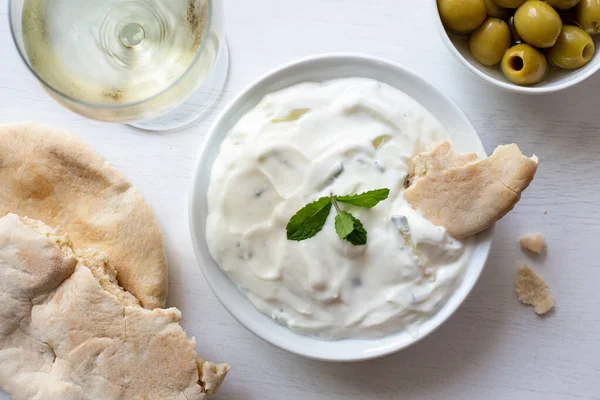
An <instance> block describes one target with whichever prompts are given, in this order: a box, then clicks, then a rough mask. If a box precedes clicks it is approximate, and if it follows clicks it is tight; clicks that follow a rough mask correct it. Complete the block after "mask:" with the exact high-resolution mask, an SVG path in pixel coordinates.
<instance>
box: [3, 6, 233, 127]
mask: <svg viewBox="0 0 600 400" xmlns="http://www.w3.org/2000/svg"><path fill="white" fill-rule="evenodd" d="M9 18H10V26H11V32H12V35H13V39H14V41H15V44H16V46H17V49H18V51H19V54H20V55H21V57H22V59H23V61H25V64H26V65H27V67H28V68H29V70H30V71H31V72H32V73H33V74H34V75H35V76H36V78H37V79H38V80H39V81H40V83H41V84H42V87H43V88H44V89H45V90H46V92H48V94H49V95H50V96H51V97H52V98H53V99H54V100H56V101H57V102H59V103H60V104H61V105H63V106H64V107H66V108H68V109H69V110H71V111H74V112H76V113H78V114H81V115H83V116H86V117H89V118H93V119H96V120H101V121H108V122H119V123H128V124H131V125H133V126H136V127H139V128H142V129H149V130H166V129H174V128H178V127H181V126H184V125H186V124H189V123H190V122H192V121H194V120H196V119H198V118H200V117H202V116H204V115H205V114H206V113H207V112H208V111H209V110H210V109H211V108H212V107H213V105H214V103H215V102H216V100H217V99H218V98H219V95H220V93H221V90H222V88H223V86H224V84H225V80H226V77H227V70H228V66H229V54H228V48H227V42H226V40H225V37H224V33H223V6H222V1H220V0H168V1H165V0H101V1H98V0H9Z"/></svg>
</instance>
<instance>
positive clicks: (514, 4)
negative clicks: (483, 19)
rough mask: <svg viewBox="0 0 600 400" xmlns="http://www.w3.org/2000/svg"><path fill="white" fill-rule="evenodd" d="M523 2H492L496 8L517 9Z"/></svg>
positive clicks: (499, 0)
mask: <svg viewBox="0 0 600 400" xmlns="http://www.w3.org/2000/svg"><path fill="white" fill-rule="evenodd" d="M524 2H525V0H494V3H496V5H497V6H498V7H504V8H517V7H519V6H520V5H521V4H523V3H524Z"/></svg>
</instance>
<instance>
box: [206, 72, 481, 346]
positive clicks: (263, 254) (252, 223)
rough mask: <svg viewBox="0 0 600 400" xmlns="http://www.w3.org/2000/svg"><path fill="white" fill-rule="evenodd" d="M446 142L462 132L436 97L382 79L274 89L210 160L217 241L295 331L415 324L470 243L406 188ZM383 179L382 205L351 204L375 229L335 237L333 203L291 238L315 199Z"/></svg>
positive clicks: (239, 281)
mask: <svg viewBox="0 0 600 400" xmlns="http://www.w3.org/2000/svg"><path fill="white" fill-rule="evenodd" d="M443 141H450V142H452V138H451V137H450V136H449V135H448V133H447V132H446V131H445V129H444V128H443V127H442V126H441V124H440V123H439V122H438V121H437V120H436V119H435V118H434V117H433V116H432V115H431V114H430V113H429V112H427V110H425V109H424V108H423V107H422V106H421V105H420V104H418V103H417V102H416V101H415V100H413V99H412V98H411V97H409V96H408V95H406V94H405V93H403V92H401V91H399V90H398V89H395V88H393V87H391V86H389V85H386V84H383V83H381V82H378V81H375V80H371V79H365V78H345V79H338V80H332V81H327V82H322V83H302V84H298V85H294V86H291V87H288V88H286V89H284V90H281V91H278V92H275V93H271V94H269V95H267V96H266V97H264V98H263V99H262V100H261V101H260V103H258V105H257V106H256V107H254V108H253V109H252V110H251V111H249V112H248V113H247V114H245V115H244V116H243V117H242V118H241V119H240V120H239V121H238V122H237V123H236V125H235V126H234V127H233V128H232V129H231V131H229V132H228V134H227V135H226V137H225V139H224V140H223V143H222V144H221V147H220V150H219V152H218V154H217V156H216V159H215V161H214V164H213V167H212V172H211V180H210V186H209V190H208V218H207V235H206V237H207V242H208V247H209V249H210V253H211V255H212V257H213V259H214V260H215V261H216V262H217V264H219V266H220V267H221V268H222V269H223V271H225V273H226V274H227V275H228V276H229V278H230V279H231V280H232V281H233V282H234V283H235V284H236V285H237V286H238V288H239V289H240V290H241V291H242V292H243V293H244V294H245V295H246V296H247V298H248V299H249V300H250V301H251V302H252V304H254V306H255V307H256V308H258V309H259V310H260V311H262V312H263V313H265V314H266V315H268V316H270V317H271V318H273V319H274V320H276V321H277V322H279V323H280V324H282V325H284V326H287V327H289V328H290V329H292V330H293V331H295V332H297V333H300V334H304V335H310V336H313V337H318V338H321V339H326V340H337V339H344V338H377V337H382V336H385V335H389V334H393V333H397V332H401V331H408V332H409V333H414V334H416V333H417V332H418V329H419V326H420V325H421V324H422V323H423V322H424V321H426V320H427V319H429V318H431V317H432V316H433V315H435V313H437V312H438V310H439V309H440V308H441V307H442V306H443V305H444V303H445V301H446V300H447V299H448V298H449V297H450V295H451V294H452V293H453V291H454V290H455V288H456V287H457V286H458V284H459V282H460V279H461V278H462V274H463V272H464V269H465V265H466V263H467V261H468V258H469V257H470V253H471V248H472V246H473V243H472V241H471V240H457V239H454V238H453V237H451V236H450V235H449V234H448V233H447V232H446V230H445V229H444V228H443V227H439V226H435V225H433V224H432V223H431V222H429V221H428V220H426V219H425V218H424V217H423V216H422V215H421V214H419V212H417V211H415V210H413V209H412V208H411V207H410V205H409V204H408V203H407V202H406V200H405V199H404V195H403V192H404V190H405V187H406V185H407V180H408V179H409V174H410V173H411V170H412V164H413V162H412V159H413V157H414V156H416V155H417V154H418V153H420V152H423V151H427V150H428V149H429V148H430V147H431V146H433V145H435V144H437V143H440V142H443ZM380 188H388V189H389V190H390V192H389V197H388V198H387V199H386V200H384V201H381V202H380V203H379V204H377V206H376V207H373V208H361V207H354V206H352V205H348V204H344V205H343V208H344V210H347V211H349V212H351V213H352V214H353V215H354V216H355V217H356V218H358V219H359V220H360V221H361V222H362V224H363V226H364V228H365V229H366V231H367V232H368V241H367V243H366V244H365V245H354V244H352V243H350V242H349V241H347V240H341V239H340V237H338V234H337V233H336V229H335V227H334V218H335V210H333V209H332V211H331V213H330V215H329V216H328V217H327V220H326V222H325V225H324V227H323V229H322V230H321V231H320V232H318V233H317V234H316V235H315V236H314V237H311V238H310V239H307V240H303V241H294V240H288V239H287V237H286V225H287V223H288V222H289V221H290V218H291V217H292V216H293V215H294V214H295V213H296V212H297V211H298V210H300V209H301V208H302V207H304V206H305V205H306V204H308V203H310V202H313V201H315V200H317V199H319V198H321V197H325V196H330V195H332V194H334V195H349V194H358V193H362V192H365V191H369V190H373V189H380ZM340 204H341V203H340Z"/></svg>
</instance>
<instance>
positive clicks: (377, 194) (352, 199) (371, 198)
mask: <svg viewBox="0 0 600 400" xmlns="http://www.w3.org/2000/svg"><path fill="white" fill-rule="evenodd" d="M389 195H390V189H377V190H370V191H368V192H364V193H361V194H355V195H352V196H335V199H336V200H337V201H339V202H342V203H346V204H351V205H353V206H357V207H365V208H373V207H375V206H376V205H377V204H378V203H379V202H380V201H382V200H385V199H387V198H388V196H389Z"/></svg>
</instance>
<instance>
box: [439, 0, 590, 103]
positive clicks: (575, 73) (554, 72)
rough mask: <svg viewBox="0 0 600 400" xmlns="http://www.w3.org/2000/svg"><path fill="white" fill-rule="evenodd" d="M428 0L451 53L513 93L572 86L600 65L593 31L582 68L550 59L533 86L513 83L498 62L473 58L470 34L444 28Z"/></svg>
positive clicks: (482, 77) (487, 80) (483, 76)
mask: <svg viewBox="0 0 600 400" xmlns="http://www.w3.org/2000/svg"><path fill="white" fill-rule="evenodd" d="M430 1H431V10H432V12H433V14H434V16H433V19H434V21H435V25H436V27H437V29H438V31H439V33H440V36H441V37H442V41H443V42H444V44H445V45H446V47H448V49H449V50H450V52H451V53H452V54H454V56H456V58H457V59H458V60H459V61H460V62H461V63H462V64H463V65H464V66H465V67H467V69H468V70H469V71H471V72H472V73H474V74H475V75H477V76H478V77H480V78H481V79H483V80H484V81H486V82H488V83H491V84H492V85H495V86H498V87H500V88H502V89H505V90H508V91H510V92H515V93H526V94H543V93H552V92H557V91H559V90H563V89H566V88H568V87H571V86H574V85H576V84H578V83H579V82H581V81H583V80H584V79H587V78H589V77H590V76H592V75H593V74H594V73H595V72H597V71H598V69H600V35H593V36H592V38H593V39H594V43H595V45H596V52H595V54H594V57H593V58H592V59H591V60H590V62H589V63H587V64H586V65H585V66H583V67H582V68H579V69H576V70H564V69H560V68H557V67H551V66H550V63H548V67H549V73H548V75H547V76H546V77H545V78H544V80H543V81H542V82H540V83H538V84H537V85H533V86H519V85H515V84H514V83H512V82H510V81H509V80H508V79H506V77H505V76H504V74H503V73H502V71H501V70H500V66H499V65H496V66H493V67H487V66H485V65H483V64H480V63H479V62H478V61H477V60H475V58H474V57H473V56H472V55H471V51H470V50H469V36H468V35H459V34H456V33H452V32H449V31H447V30H446V28H444V25H443V24H442V19H441V18H440V14H439V12H438V7H437V0H430Z"/></svg>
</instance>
